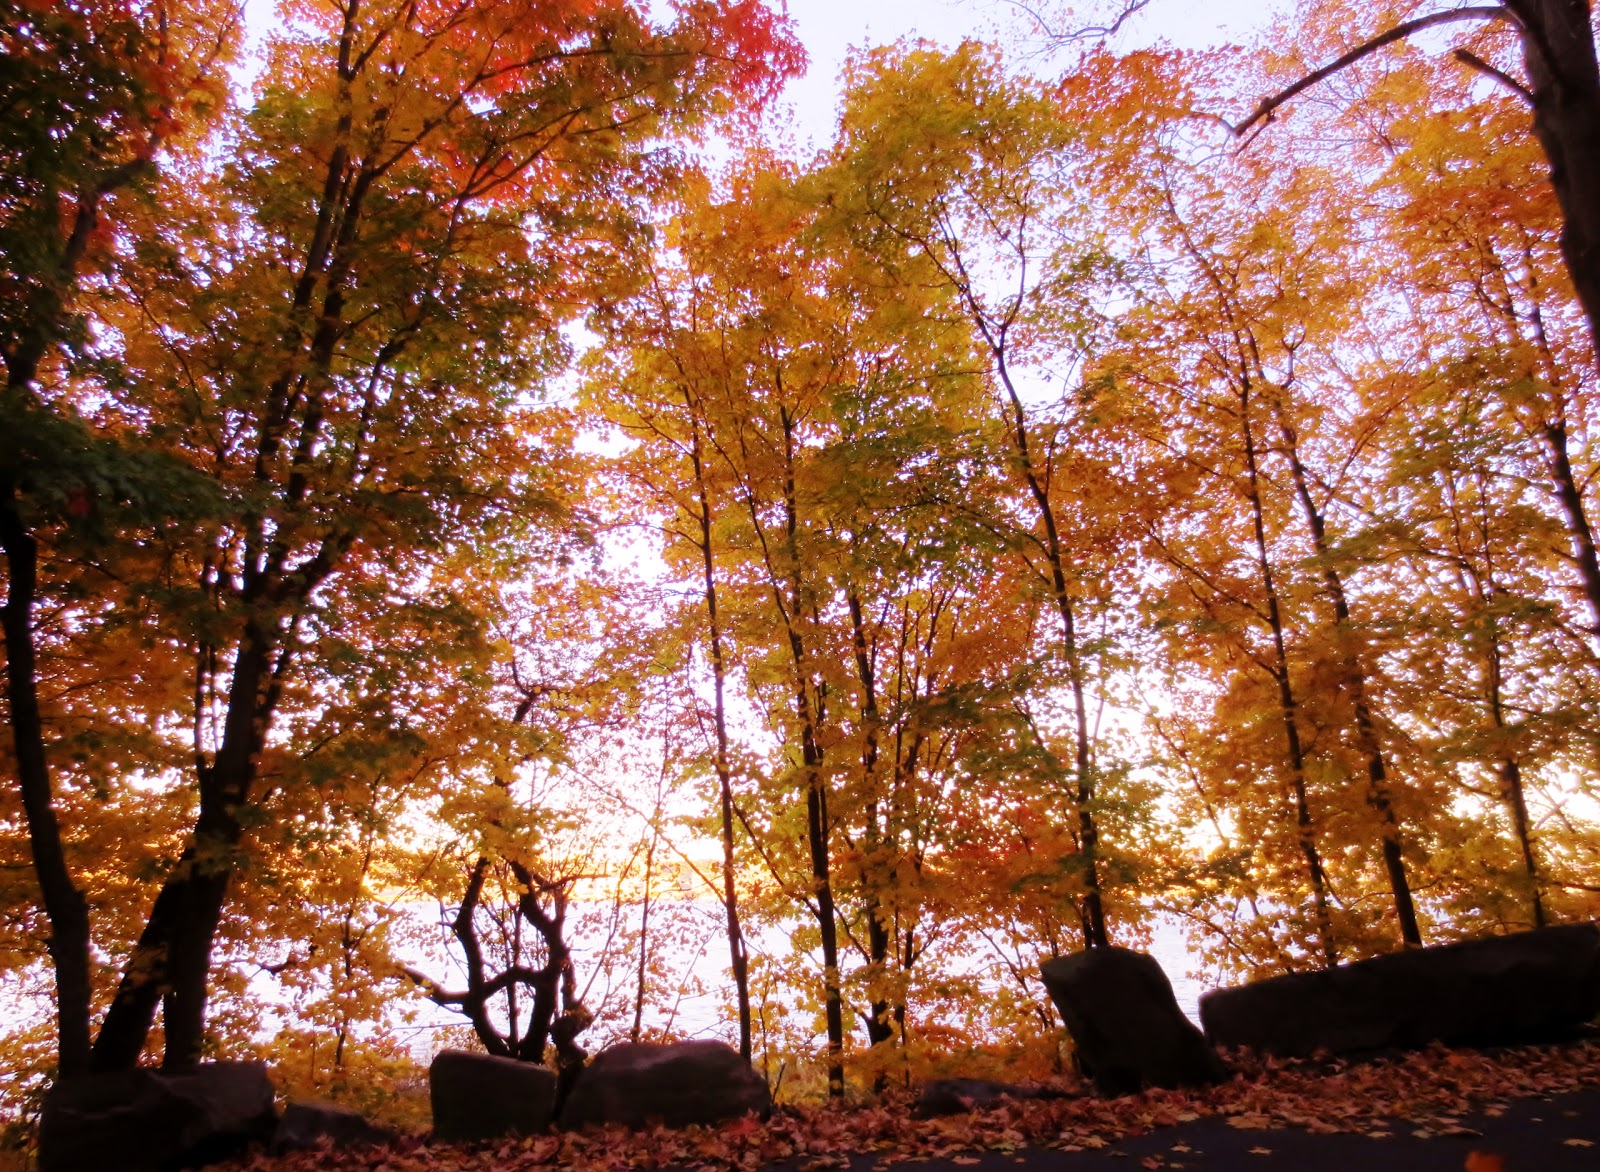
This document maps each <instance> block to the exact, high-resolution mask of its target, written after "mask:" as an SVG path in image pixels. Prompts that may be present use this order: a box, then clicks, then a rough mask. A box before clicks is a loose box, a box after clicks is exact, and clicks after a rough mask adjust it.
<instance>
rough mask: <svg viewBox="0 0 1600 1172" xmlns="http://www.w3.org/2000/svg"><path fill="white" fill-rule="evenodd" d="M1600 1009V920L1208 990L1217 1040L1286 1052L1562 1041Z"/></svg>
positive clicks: (1209, 1023) (1203, 1016) (1206, 1004)
mask: <svg viewBox="0 0 1600 1172" xmlns="http://www.w3.org/2000/svg"><path fill="white" fill-rule="evenodd" d="M1597 1013H1600V927H1597V926H1596V925H1594V924H1566V925H1563V926H1561V927H1557V928H1542V929H1540V930H1538V931H1534V932H1521V933H1518V934H1516V935H1513V936H1493V937H1489V938H1488V939H1484V940H1467V941H1462V942H1460V943H1457V944H1441V945H1437V946H1435V947H1432V948H1418V949H1413V950H1411V951H1408V952H1395V953H1391V954H1389V955H1387V956H1378V957H1373V958H1372V959H1371V960H1362V961H1356V962H1355V963H1354V964H1344V965H1339V966H1338V967H1336V968H1333V969H1328V970H1326V971H1320V972H1310V973H1292V974H1290V975H1289V976H1284V977H1273V978H1271V979H1270V980H1265V981H1255V982H1253V983H1251V984H1248V985H1241V986H1239V987H1237V988H1233V989H1216V990H1213V991H1212V992H1209V993H1206V994H1205V995H1204V996H1202V997H1201V998H1200V1020H1201V1021H1202V1022H1203V1023H1204V1025H1205V1028H1206V1036H1207V1037H1209V1038H1210V1039H1211V1041H1212V1042H1213V1043H1215V1044H1216V1045H1218V1046H1249V1047H1251V1048H1252V1049H1255V1050H1260V1051H1263V1052H1265V1053H1268V1054H1274V1055H1278V1056H1280V1057H1303V1056H1307V1055H1310V1054H1314V1053H1316V1052H1317V1051H1319V1050H1324V1051H1327V1052H1328V1053H1330V1054H1359V1053H1362V1052H1370V1051H1374V1050H1387V1049H1415V1048H1418V1047H1421V1046H1425V1045H1427V1044H1428V1043H1430V1042H1443V1043H1445V1044H1446V1045H1452V1046H1492V1045H1512V1044H1517V1043H1526V1042H1541V1041H1551V1040H1555V1039H1558V1038H1561V1037H1564V1036H1570V1035H1571V1034H1572V1033H1573V1032H1574V1031H1576V1030H1577V1029H1579V1028H1580V1027H1582V1026H1584V1025H1585V1024H1586V1023H1588V1022H1590V1021H1592V1020H1593V1019H1594V1017H1595V1015H1596V1014H1597Z"/></svg>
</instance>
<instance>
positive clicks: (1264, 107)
mask: <svg viewBox="0 0 1600 1172" xmlns="http://www.w3.org/2000/svg"><path fill="white" fill-rule="evenodd" d="M1510 18H1511V14H1510V13H1509V12H1507V11H1506V9H1505V8H1504V7H1503V6H1501V5H1499V4H1488V5H1478V6H1475V7H1472V8H1452V9H1449V10H1448V11H1445V12H1435V13H1433V14H1432V15H1431V16H1419V17H1418V18H1417V19H1416V20H1408V21H1405V22H1403V23H1401V24H1397V25H1395V26H1394V27H1393V28H1391V29H1389V30H1387V31H1386V32H1381V33H1379V34H1378V35H1377V36H1375V37H1373V38H1372V39H1371V40H1367V41H1363V42H1362V43H1361V44H1359V45H1357V46H1356V47H1355V48H1354V49H1351V50H1350V51H1349V52H1348V53H1346V54H1345V55H1344V56H1342V57H1339V58H1336V59H1335V60H1333V61H1330V62H1329V63H1328V64H1326V65H1324V66H1323V67H1322V68H1321V69H1316V70H1313V71H1312V72H1310V73H1308V74H1306V75H1305V76H1304V77H1302V78H1301V79H1300V80H1299V81H1297V82H1295V83H1294V84H1293V85H1291V86H1289V87H1288V88H1287V89H1283V90H1279V91H1278V92H1277V93H1276V94H1273V95H1272V96H1271V97H1270V98H1263V99H1262V101H1261V104H1260V105H1259V106H1257V107H1256V108H1255V109H1254V110H1252V111H1251V112H1250V116H1249V117H1248V118H1246V119H1245V120H1244V121H1243V122H1241V123H1239V124H1238V125H1237V126H1230V127H1229V129H1230V130H1232V131H1233V133H1234V135H1235V136H1242V135H1243V134H1244V132H1245V131H1247V130H1249V129H1250V128H1251V127H1252V126H1254V125H1255V124H1256V123H1257V122H1260V121H1262V120H1263V119H1266V120H1268V121H1270V120H1271V118H1272V114H1273V112H1274V111H1275V110H1277V108H1278V107H1279V106H1281V105H1283V104H1284V103H1285V102H1287V101H1289V100H1290V99H1291V98H1294V97H1295V96H1297V95H1298V94H1302V93H1304V92H1305V91H1306V90H1308V89H1310V88H1311V87H1312V86H1314V85H1316V84H1317V83H1318V82H1320V81H1325V80H1327V79H1328V78H1330V77H1332V76H1333V75H1334V74H1335V73H1338V72H1339V71H1340V70H1341V69H1344V68H1345V67H1347V66H1350V65H1354V64H1355V63H1356V62H1357V61H1360V60H1361V59H1362V58H1363V57H1366V56H1369V55H1371V54H1372V53H1375V52H1377V51H1378V50H1379V49H1381V48H1383V47H1384V46H1385V45H1392V44H1394V42H1396V41H1402V40H1404V39H1405V38H1407V37H1409V36H1410V35H1411V34H1412V33H1418V32H1421V31H1422V30H1423V29H1429V28H1434V27H1436V26H1438V25H1442V24H1453V23H1455V22H1456V21H1461V20H1509V19H1510Z"/></svg>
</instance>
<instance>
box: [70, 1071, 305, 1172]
mask: <svg viewBox="0 0 1600 1172" xmlns="http://www.w3.org/2000/svg"><path fill="white" fill-rule="evenodd" d="M272 1099H273V1091H272V1079H271V1078H270V1077H269V1076H268V1074H267V1067H266V1064H265V1063H263V1062H210V1063H204V1064H202V1065H200V1066H196V1067H194V1068H193V1069H191V1070H185V1071H174V1072H167V1071H158V1070H127V1071H118V1072H116V1073H112V1074H89V1075H83V1076H80V1077H77V1078H69V1079H65V1080H63V1081H62V1082H60V1083H58V1084H57V1085H56V1086H54V1087H52V1088H51V1089H50V1091H49V1093H48V1094H46V1095H45V1100H44V1109H43V1112H42V1113H41V1115H40V1118H39V1172H87V1170H89V1169H96V1168H106V1169H110V1168H115V1169H118V1170H119V1172H169V1170H172V1169H178V1168H199V1167H203V1166H204V1165H206V1164H214V1163H217V1162H219V1161H221V1160H225V1159H228V1158H230V1157H232V1156H234V1155H237V1154H238V1153H239V1152H240V1151H242V1150H243V1149H244V1148H245V1147H246V1146H248V1145H249V1144H251V1143H255V1142H265V1141H266V1140H268V1139H270V1138H271V1136H272V1132H273V1129H274V1128H275V1127H276V1126H277V1122H278V1116H277V1111H276V1109H275V1108H274V1106H273V1101H272Z"/></svg>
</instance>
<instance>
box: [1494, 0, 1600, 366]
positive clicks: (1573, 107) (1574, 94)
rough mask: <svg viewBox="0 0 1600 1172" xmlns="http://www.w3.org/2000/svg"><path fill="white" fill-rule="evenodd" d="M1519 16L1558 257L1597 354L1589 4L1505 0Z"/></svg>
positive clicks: (1599, 189) (1599, 195)
mask: <svg viewBox="0 0 1600 1172" xmlns="http://www.w3.org/2000/svg"><path fill="white" fill-rule="evenodd" d="M1506 7H1507V8H1508V9H1509V10H1510V11H1511V12H1513V13H1514V14H1515V15H1516V17H1517V23H1518V24H1519V26H1520V32H1521V35H1522V56H1523V62H1524V64H1525V65H1526V66H1527V70H1528V79H1529V81H1531V82H1532V85H1531V87H1530V89H1531V92H1532V96H1533V131H1534V134H1535V135H1537V136H1538V138H1539V143H1540V145H1541V146H1543V147H1544V154H1545V158H1546V159H1547V160H1548V161H1549V164H1550V184H1551V186H1552V187H1554V188H1555V193H1556V199H1557V200H1558V201H1559V203H1560V205H1561V214H1562V217H1563V224H1562V229H1561V255H1562V258H1563V259H1564V260H1565V261H1566V262H1567V271H1568V273H1570V274H1571V277H1572V285H1573V288H1574V289H1576V290H1577V294H1578V303H1579V304H1580V305H1581V306H1582V307H1583V312H1584V315H1585V316H1586V317H1587V318H1588V319H1589V337H1590V340H1591V342H1593V343H1594V344H1595V347H1596V350H1597V351H1600V67H1597V65H1596V59H1595V44H1594V24H1593V16H1592V14H1591V12H1590V7H1589V4H1588V2H1587V0H1506Z"/></svg>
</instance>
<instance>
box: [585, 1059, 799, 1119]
mask: <svg viewBox="0 0 1600 1172" xmlns="http://www.w3.org/2000/svg"><path fill="white" fill-rule="evenodd" d="M771 1110H772V1094H771V1092H770V1091H768V1089H767V1082H766V1080H765V1079H764V1078H762V1077H761V1076H760V1075H759V1074H757V1073H756V1072H755V1071H754V1070H753V1069H751V1067H750V1064H749V1063H748V1062H746V1061H745V1060H744V1059H742V1058H740V1057H739V1053H738V1051H736V1050H734V1049H733V1048H732V1047H730V1046H725V1045H723V1043H721V1042H677V1043H673V1044H670V1045H662V1044H656V1043H650V1042H625V1043H623V1044H622V1045H619V1046H611V1047H609V1048H608V1049H605V1050H602V1051H601V1052H600V1053H599V1054H597V1055H595V1058H594V1060H593V1061H592V1062H590V1063H589V1065H588V1066H586V1067H584V1069H583V1073H582V1074H581V1075H580V1076H579V1077H578V1081H577V1083H576V1084H575V1085H574V1086H573V1088H572V1094H571V1095H569V1096H568V1098H567V1101H566V1103H565V1105H563V1107H562V1108H561V1126H562V1127H564V1128H577V1127H584V1126H586V1125H588V1124H605V1123H622V1124H626V1125H627V1126H629V1127H643V1126H645V1125H646V1124H649V1123H664V1124H666V1125H667V1126H669V1127H683V1126H685V1125H687V1124H690V1123H715V1122H717V1121H718V1120H722V1119H732V1118H735V1117H737V1116H740V1115H746V1114H749V1113H751V1112H754V1113H755V1114H758V1115H761V1116H763V1117H765V1116H766V1115H767V1114H768V1113H770V1112H771Z"/></svg>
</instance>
